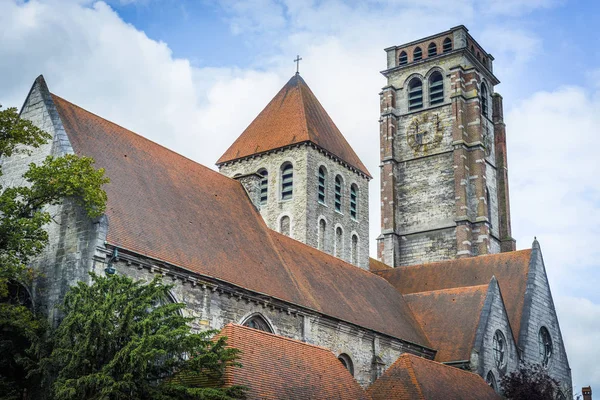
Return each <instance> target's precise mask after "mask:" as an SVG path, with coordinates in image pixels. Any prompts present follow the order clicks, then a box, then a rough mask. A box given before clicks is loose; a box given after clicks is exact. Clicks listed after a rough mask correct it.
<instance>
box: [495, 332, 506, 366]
mask: <svg viewBox="0 0 600 400" xmlns="http://www.w3.org/2000/svg"><path fill="white" fill-rule="evenodd" d="M494 361H496V366H497V367H498V368H500V369H501V368H504V366H505V365H506V339H505V338H504V334H503V333H502V332H501V331H496V333H495V334H494Z"/></svg>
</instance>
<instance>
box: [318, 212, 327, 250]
mask: <svg viewBox="0 0 600 400" xmlns="http://www.w3.org/2000/svg"><path fill="white" fill-rule="evenodd" d="M326 232H327V222H325V220H324V219H321V220H320V221H319V237H318V243H317V248H318V249H319V250H321V251H325V234H326Z"/></svg>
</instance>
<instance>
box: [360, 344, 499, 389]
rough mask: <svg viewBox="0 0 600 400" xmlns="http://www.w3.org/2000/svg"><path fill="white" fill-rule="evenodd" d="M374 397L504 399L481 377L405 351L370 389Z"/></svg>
mask: <svg viewBox="0 0 600 400" xmlns="http://www.w3.org/2000/svg"><path fill="white" fill-rule="evenodd" d="M367 394H369V395H370V396H371V399H373V400H417V399H418V400H440V399H443V400H471V399H477V400H501V399H502V397H500V396H499V395H498V394H496V392H494V390H493V389H492V388H491V387H489V386H488V385H487V384H486V383H485V381H484V380H483V379H482V378H481V377H480V376H479V375H476V374H474V373H471V372H467V371H463V370H461V369H458V368H454V367H449V366H447V365H444V364H440V363H438V362H435V361H430V360H426V359H424V358H420V357H417V356H413V355H411V354H403V355H401V356H400V357H399V358H398V360H396V362H395V363H394V364H392V366H391V367H390V368H388V369H387V371H385V373H384V374H383V375H382V376H381V377H380V378H379V379H377V381H375V383H373V384H372V385H371V386H370V387H369V388H368V389H367Z"/></svg>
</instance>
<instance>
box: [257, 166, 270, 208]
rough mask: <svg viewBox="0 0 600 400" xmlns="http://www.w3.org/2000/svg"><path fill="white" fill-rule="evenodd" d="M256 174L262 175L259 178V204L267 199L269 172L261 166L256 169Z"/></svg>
mask: <svg viewBox="0 0 600 400" xmlns="http://www.w3.org/2000/svg"><path fill="white" fill-rule="evenodd" d="M258 174H259V175H261V176H262V179H261V180H260V204H261V205H265V204H267V200H268V199H269V173H268V172H267V170H266V169H264V168H263V169H261V170H259V171H258Z"/></svg>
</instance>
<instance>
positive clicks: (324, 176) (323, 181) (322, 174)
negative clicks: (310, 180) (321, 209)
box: [318, 167, 327, 204]
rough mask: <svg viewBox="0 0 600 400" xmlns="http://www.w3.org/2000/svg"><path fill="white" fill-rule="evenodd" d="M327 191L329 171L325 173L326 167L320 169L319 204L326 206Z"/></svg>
mask: <svg viewBox="0 0 600 400" xmlns="http://www.w3.org/2000/svg"><path fill="white" fill-rule="evenodd" d="M326 189H327V171H325V167H319V188H318V199H319V203H323V204H325V193H326Z"/></svg>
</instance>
